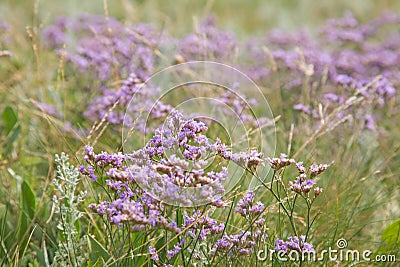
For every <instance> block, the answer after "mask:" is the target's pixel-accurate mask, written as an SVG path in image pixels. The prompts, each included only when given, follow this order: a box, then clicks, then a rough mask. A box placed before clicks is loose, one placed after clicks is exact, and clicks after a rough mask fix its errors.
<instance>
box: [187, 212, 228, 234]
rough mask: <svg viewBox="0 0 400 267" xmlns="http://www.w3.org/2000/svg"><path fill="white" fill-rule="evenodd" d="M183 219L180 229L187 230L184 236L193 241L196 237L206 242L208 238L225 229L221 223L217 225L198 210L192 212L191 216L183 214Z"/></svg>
mask: <svg viewBox="0 0 400 267" xmlns="http://www.w3.org/2000/svg"><path fill="white" fill-rule="evenodd" d="M183 219H184V222H183V225H182V228H185V229H187V232H186V235H187V236H190V237H192V238H194V239H195V238H196V237H197V236H198V238H199V239H200V240H206V238H207V237H208V236H212V235H216V234H220V233H222V232H223V230H224V228H225V225H224V224H223V223H218V222H217V221H216V220H214V219H212V218H210V217H209V216H207V215H205V214H202V212H201V211H199V210H194V211H193V213H192V215H191V216H189V215H187V214H185V215H184V217H183Z"/></svg>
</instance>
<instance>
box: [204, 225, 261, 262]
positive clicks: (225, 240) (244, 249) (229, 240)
mask: <svg viewBox="0 0 400 267" xmlns="http://www.w3.org/2000/svg"><path fill="white" fill-rule="evenodd" d="M266 236H267V235H266V234H262V232H261V230H256V231H254V232H250V231H241V232H239V233H238V234H232V235H226V234H225V235H223V236H222V238H221V239H218V240H217V242H216V243H215V244H214V246H213V248H212V250H211V253H213V254H214V253H221V254H223V253H226V252H229V253H230V254H235V255H239V256H241V255H251V254H252V253H253V252H254V248H255V246H256V245H257V241H264V240H265V238H266Z"/></svg>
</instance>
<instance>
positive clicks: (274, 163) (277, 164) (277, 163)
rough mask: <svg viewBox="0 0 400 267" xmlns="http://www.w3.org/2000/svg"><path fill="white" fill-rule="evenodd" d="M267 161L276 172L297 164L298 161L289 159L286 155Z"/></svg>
mask: <svg viewBox="0 0 400 267" xmlns="http://www.w3.org/2000/svg"><path fill="white" fill-rule="evenodd" d="M267 161H268V163H269V165H270V166H271V168H272V169H273V170H275V171H277V170H279V169H281V168H283V167H286V166H289V165H291V164H295V163H296V161H295V160H294V159H288V156H287V155H286V154H283V153H282V154H281V155H280V157H279V158H269V157H268V158H267Z"/></svg>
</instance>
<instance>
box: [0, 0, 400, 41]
mask: <svg viewBox="0 0 400 267" xmlns="http://www.w3.org/2000/svg"><path fill="white" fill-rule="evenodd" d="M105 7H106V8H107V9H108V14H109V15H110V16H113V17H116V18H118V19H121V20H122V21H126V22H130V23H132V22H150V23H153V24H155V25H157V26H158V27H160V28H163V27H166V28H167V29H168V32H170V33H171V35H173V36H176V37H180V36H182V35H183V34H185V33H187V32H190V31H192V29H193V25H194V23H193V22H194V21H196V20H201V19H202V18H203V17H204V16H205V15H208V14H210V13H212V14H214V15H216V17H217V24H218V25H219V27H221V28H223V29H226V30H229V31H232V32H234V33H235V34H237V35H238V36H239V37H240V36H247V35H255V34H256V35H262V34H265V33H266V32H267V31H268V30H270V29H271V28H280V29H287V30H293V29H299V28H309V29H311V30H312V29H315V28H317V27H319V26H320V25H322V24H323V23H324V21H326V19H328V18H336V17H341V16H342V15H343V14H344V13H345V12H346V11H351V12H352V13H353V14H354V16H355V17H356V18H357V19H359V20H360V21H361V22H363V21H368V20H370V19H371V18H374V17H376V16H378V15H379V14H380V13H381V12H383V11H385V10H390V11H393V12H400V1H398V0H380V1H374V0H353V1H347V0H335V1H326V0H325V1H314V0H299V1H293V0H267V1H265V0H253V1H243V0H231V1H229V2H227V1H223V0H207V1H206V0H199V1H190V0H178V1H173V2H171V1H162V0H154V1H145V0H137V1H130V0H112V1H101V0H87V1H82V0H70V1H58V0H56V1H55V0H36V1H34V0H2V1H0V16H1V17H2V18H6V19H7V21H10V20H11V21H12V22H16V23H18V24H19V25H21V27H22V26H25V24H27V23H28V24H32V23H33V22H34V23H38V24H44V25H46V24H49V23H51V22H52V20H53V19H54V18H56V17H58V16H73V15H76V14H80V13H91V14H104V13H105ZM35 13H36V14H37V16H35V15H34V14H35Z"/></svg>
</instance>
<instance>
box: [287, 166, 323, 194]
mask: <svg viewBox="0 0 400 267" xmlns="http://www.w3.org/2000/svg"><path fill="white" fill-rule="evenodd" d="M296 168H297V170H298V172H299V176H297V178H296V180H295V181H294V182H292V181H290V182H289V189H290V190H292V191H294V192H296V193H298V194H303V193H304V194H305V195H307V196H308V194H309V193H310V191H311V190H312V189H313V187H314V185H315V184H316V181H314V180H312V179H313V178H315V177H316V176H317V175H318V174H320V173H322V172H324V171H325V170H326V169H327V168H328V165H327V164H319V165H318V164H313V165H311V166H310V168H309V179H307V173H306V172H307V169H306V167H304V166H303V162H297V163H296ZM321 192H322V188H320V187H315V188H314V195H315V197H317V196H318V195H319V194H321Z"/></svg>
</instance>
